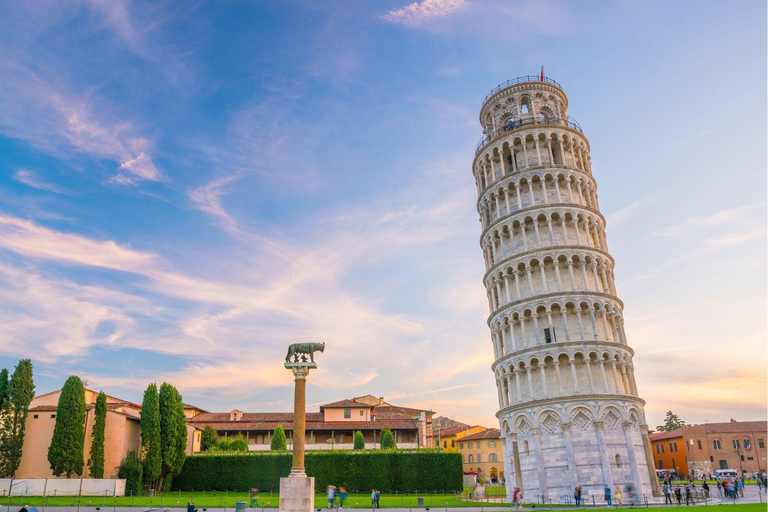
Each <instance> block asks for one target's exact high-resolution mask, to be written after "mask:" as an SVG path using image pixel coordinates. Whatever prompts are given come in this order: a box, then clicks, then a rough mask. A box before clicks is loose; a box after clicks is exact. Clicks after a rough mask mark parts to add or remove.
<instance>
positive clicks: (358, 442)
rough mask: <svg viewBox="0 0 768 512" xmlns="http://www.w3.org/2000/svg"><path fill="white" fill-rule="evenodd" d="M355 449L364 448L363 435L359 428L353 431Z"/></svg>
mask: <svg viewBox="0 0 768 512" xmlns="http://www.w3.org/2000/svg"><path fill="white" fill-rule="evenodd" d="M354 449H355V450H363V449H365V437H363V433H362V432H360V431H359V430H358V431H357V432H355V446H354Z"/></svg>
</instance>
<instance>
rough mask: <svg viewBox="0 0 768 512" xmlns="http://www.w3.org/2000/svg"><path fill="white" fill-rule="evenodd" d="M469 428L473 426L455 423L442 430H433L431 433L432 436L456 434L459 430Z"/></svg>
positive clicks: (463, 430)
mask: <svg viewBox="0 0 768 512" xmlns="http://www.w3.org/2000/svg"><path fill="white" fill-rule="evenodd" d="M470 428H473V427H470V426H460V425H457V426H455V427H448V428H444V429H442V430H438V431H436V432H434V433H433V434H432V435H433V436H438V435H439V436H454V435H456V434H458V433H459V432H466V431H467V430H469V429H470Z"/></svg>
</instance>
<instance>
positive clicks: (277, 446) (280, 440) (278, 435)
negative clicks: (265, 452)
mask: <svg viewBox="0 0 768 512" xmlns="http://www.w3.org/2000/svg"><path fill="white" fill-rule="evenodd" d="M270 448H271V450H272V451H273V452H282V451H285V450H287V449H288V443H287V442H286V439H285V430H283V426H282V425H278V426H276V427H275V431H274V432H273V433H272V444H271V445H270Z"/></svg>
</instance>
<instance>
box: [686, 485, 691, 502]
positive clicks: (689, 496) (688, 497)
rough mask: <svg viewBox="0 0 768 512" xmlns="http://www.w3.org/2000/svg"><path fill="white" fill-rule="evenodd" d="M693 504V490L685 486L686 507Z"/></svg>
mask: <svg viewBox="0 0 768 512" xmlns="http://www.w3.org/2000/svg"><path fill="white" fill-rule="evenodd" d="M690 504H691V488H690V486H687V485H686V486H685V505H686V506H688V505H690Z"/></svg>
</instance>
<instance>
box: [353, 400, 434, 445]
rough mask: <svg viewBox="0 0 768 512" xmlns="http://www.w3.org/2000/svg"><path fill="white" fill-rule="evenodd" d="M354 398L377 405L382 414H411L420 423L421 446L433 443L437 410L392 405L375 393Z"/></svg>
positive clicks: (377, 411)
mask: <svg viewBox="0 0 768 512" xmlns="http://www.w3.org/2000/svg"><path fill="white" fill-rule="evenodd" d="M352 400H355V401H356V402H363V403H366V404H369V405H372V406H374V407H375V410H376V413H377V414H378V415H379V416H380V415H381V414H389V413H395V414H404V415H407V416H411V417H412V418H413V419H415V420H416V421H418V423H419V446H431V445H432V430H433V428H432V417H433V416H434V415H435V412H434V411H432V410H426V409H415V408H413V407H403V406H401V405H392V404H390V403H388V402H386V401H384V397H383V396H381V397H375V396H373V395H364V396H359V397H355V398H353V399H352Z"/></svg>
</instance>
